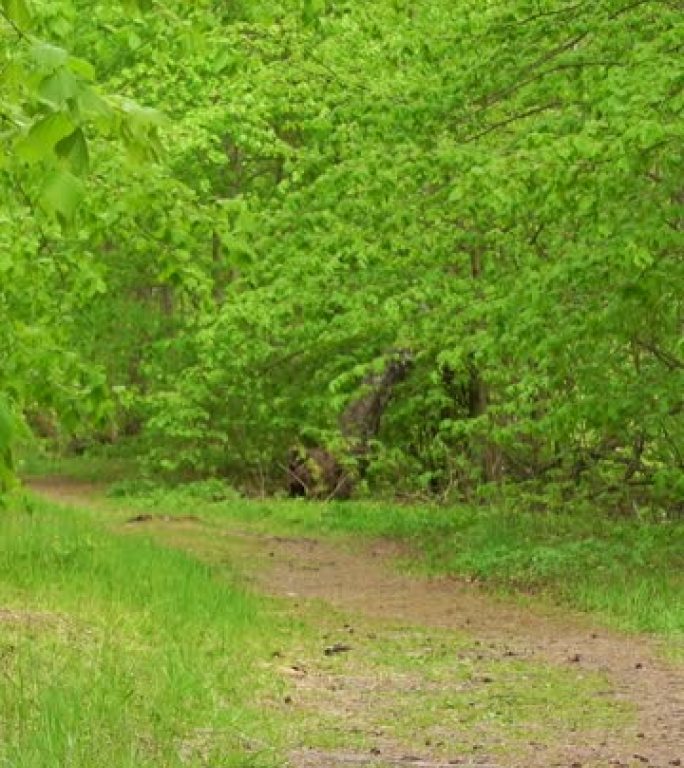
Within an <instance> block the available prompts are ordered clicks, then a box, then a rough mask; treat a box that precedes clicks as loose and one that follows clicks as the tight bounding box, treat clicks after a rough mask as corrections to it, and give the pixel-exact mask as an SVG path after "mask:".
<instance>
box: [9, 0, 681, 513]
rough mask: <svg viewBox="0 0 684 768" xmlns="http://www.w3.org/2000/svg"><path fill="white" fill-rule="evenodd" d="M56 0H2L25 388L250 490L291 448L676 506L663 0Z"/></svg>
mask: <svg viewBox="0 0 684 768" xmlns="http://www.w3.org/2000/svg"><path fill="white" fill-rule="evenodd" d="M49 5H50V8H49V9H48V7H47V4H46V5H45V7H43V6H42V5H41V6H36V10H37V13H36V14H35V18H33V20H32V22H31V26H30V27H29V26H28V21H27V19H28V17H27V16H26V14H25V12H24V10H22V9H23V5H21V4H19V3H6V4H5V6H3V7H4V15H5V21H6V24H5V26H4V27H2V30H3V31H2V35H3V36H4V38H5V39H7V40H10V39H11V40H13V41H14V43H15V45H14V46H12V47H10V48H8V49H7V50H8V52H6V53H4V54H3V56H4V57H5V61H4V63H5V64H6V66H5V67H4V69H3V73H4V74H3V76H2V78H3V79H2V80H1V81H0V97H1V98H2V103H1V109H0V114H2V115H3V124H4V125H5V128H4V129H3V130H5V129H6V130H7V134H6V136H7V139H8V140H7V141H6V142H4V143H3V146H4V147H6V150H5V161H4V165H5V169H4V170H3V169H0V174H4V175H5V177H6V178H7V179H8V180H10V181H11V183H13V184H14V185H15V188H16V189H17V190H19V195H18V196H17V195H16V194H12V195H11V196H9V197H5V198H3V199H2V200H0V215H4V216H5V218H6V219H8V222H9V223H8V226H7V228H6V229H7V235H5V234H4V233H3V230H0V246H2V248H1V249H0V252H3V251H5V252H7V253H10V254H11V258H10V260H9V261H8V262H7V263H5V261H4V260H3V257H1V256H0V277H1V278H3V288H2V289H1V290H2V294H1V296H2V301H0V322H2V327H3V328H11V329H12V332H11V334H10V339H9V340H8V342H7V344H5V343H4V342H3V340H2V338H0V346H5V347H6V348H7V349H8V350H9V351H8V355H7V357H8V359H9V360H10V364H9V370H11V371H12V373H11V382H12V383H11V387H13V388H15V389H17V390H21V397H20V398H18V400H19V401H20V402H22V403H24V402H32V403H39V404H40V406H39V407H40V408H41V409H49V410H51V411H54V412H57V413H59V414H60V415H61V414H64V417H65V419H64V420H65V421H66V422H67V428H68V429H70V430H71V431H74V432H77V433H78V432H81V433H86V434H97V431H98V430H99V431H100V433H101V431H102V430H103V425H104V424H107V423H108V424H109V427H108V428H109V430H110V432H112V433H114V434H120V433H138V432H140V431H141V430H144V431H145V432H146V434H147V437H148V441H147V442H146V444H145V446H144V447H142V448H141V450H145V451H146V452H147V454H148V458H149V460H150V461H151V463H152V465H153V466H155V467H157V468H161V469H163V470H164V471H166V472H168V473H172V474H173V473H176V474H177V475H181V476H198V475H200V476H216V475H229V476H231V477H232V478H234V479H236V480H240V481H242V483H243V485H251V486H254V485H255V484H258V486H259V487H260V488H262V489H263V488H268V489H272V488H274V487H276V486H277V485H278V484H280V485H282V483H283V479H284V478H285V477H286V473H285V472H284V470H283V465H284V464H286V462H287V452H288V449H289V448H291V447H292V446H293V445H297V444H299V443H301V442H304V443H305V444H306V445H312V446H320V447H322V448H325V449H327V450H329V451H331V452H332V453H333V454H334V455H336V456H340V457H342V458H345V460H346V458H349V460H350V461H352V462H354V461H356V462H357V463H358V464H359V467H360V470H359V472H358V474H359V475H364V478H365V479H364V483H365V484H362V485H361V486H359V487H360V488H364V487H367V488H370V489H371V490H373V491H376V492H377V491H388V490H391V491H392V492H396V491H397V490H401V491H405V492H411V493H415V492H420V493H436V494H439V495H441V496H442V497H445V498H448V497H453V496H459V497H468V498H470V497H473V496H474V495H475V493H476V492H477V487H478V486H479V485H481V484H482V482H483V481H487V482H489V481H497V482H499V483H501V482H504V481H505V482H515V483H517V482H520V481H529V480H531V479H539V480H541V481H543V482H545V483H548V484H549V485H554V484H557V483H558V484H560V486H561V487H563V488H566V489H567V488H568V487H569V485H568V482H571V483H572V482H575V483H577V484H579V485H583V486H585V487H586V488H588V489H589V492H591V493H596V494H597V495H599V494H601V493H604V492H605V491H606V490H607V491H608V492H609V494H612V495H611V496H610V498H611V499H614V498H616V497H620V502H619V503H620V506H621V507H622V508H624V509H627V510H631V511H634V509H641V508H643V507H645V506H646V507H647V506H649V505H653V504H656V505H659V506H660V507H663V508H667V509H669V510H671V511H672V510H674V511H676V510H679V509H681V505H682V503H683V497H682V482H683V481H682V478H683V477H684V465H683V464H682V456H683V455H684V419H682V404H681V392H682V388H683V385H684V361H683V359H682V351H683V350H682V296H683V295H684V290H683V289H684V271H683V266H682V265H683V264H684V261H683V260H682V258H681V255H682V253H681V178H682V156H681V152H680V151H679V148H680V146H681V141H682V122H681V107H682V96H681V87H680V86H681V82H680V80H681V76H680V73H679V70H678V67H677V66H676V61H677V57H676V55H675V53H676V51H677V50H678V47H677V46H678V40H679V38H680V36H681V32H682V20H681V14H680V13H678V10H677V9H676V8H674V7H673V6H671V5H667V4H663V5H661V6H659V7H658V12H657V13H655V12H654V11H653V8H652V7H651V6H650V5H649V4H643V3H638V4H630V3H628V2H626V1H625V0H600V2H596V3H592V4H579V5H577V4H568V3H566V2H561V0H545V1H544V2H543V3H538V2H530V1H528V0H497V2H493V3H488V4H484V5H483V4H482V3H474V2H470V0H462V1H461V2H457V3H454V2H446V0H438V2H427V0H420V2H414V3H411V4H406V3H397V2H394V1H393V0H392V1H390V0H381V1H380V2H375V3H372V4H359V3H351V2H344V3H325V2H306V3H301V2H299V1H297V2H295V1H294V0H292V2H289V0H262V1H261V2H258V3H231V4H230V5H229V7H224V6H220V5H219V6H217V4H215V3H211V2H208V0H202V2H198V3H192V4H187V3H181V2H171V3H163V4H162V3H159V2H155V1H154V0H151V2H148V3H134V4H130V3H129V4H123V5H120V4H116V3H114V4H112V3H101V2H96V3H87V4H86V3H83V2H74V3H73V4H72V5H71V10H69V9H68V8H67V6H66V5H65V4H64V5H63V4H62V3H59V2H55V3H53V4H49ZM38 35H40V39H39V38H38ZM85 59H88V60H92V61H93V62H94V63H95V64H96V65H97V73H98V79H99V81H100V82H101V87H102V88H103V89H104V90H106V91H108V92H114V93H117V94H119V95H118V97H116V98H114V97H105V96H102V95H101V93H100V90H99V88H97V87H95V85H94V84H93V77H94V72H93V68H92V67H91V66H89V65H88V64H86V63H85ZM139 104H144V105H145V107H141V106H137V105H139ZM159 113H164V114H167V115H168V116H169V117H170V121H169V122H168V123H164V122H162V121H160V120H159V119H158V117H157V115H158V114H159ZM107 137H115V138H119V139H121V140H122V141H123V142H124V144H125V146H126V147H127V149H128V152H127V153H126V154H125V155H123V154H121V153H118V154H117V153H116V152H113V151H112V148H111V144H110V143H109V142H107V141H106V140H105V139H106V138H107ZM159 141H161V143H162V144H164V145H165V147H166V148H167V153H166V155H165V157H164V160H163V162H161V163H159V164H157V165H154V166H149V165H147V164H145V161H146V160H149V159H150V158H152V157H157V156H158V154H159V152H158V147H159ZM88 169H90V181H89V182H88V184H87V185H85V184H84V181H83V178H82V177H83V174H85V172H86V171H87V170H88ZM22 190H24V191H23V192H22ZM27 201H30V202H31V205H29V204H28V202H27ZM31 206H38V208H39V209H40V211H41V215H40V217H38V219H39V220H38V221H37V220H36V217H35V216H34V215H33V208H32V207H31ZM43 216H45V219H46V220H45V221H43V220H42V217H43ZM54 219H57V220H59V221H62V222H65V221H71V222H72V226H71V228H70V230H69V231H61V230H60V229H59V228H57V227H56V226H55V224H54V221H53V220H54ZM74 224H75V225H76V226H74ZM5 278H7V280H5ZM38 284H40V285H41V286H43V288H42V289H41V290H40V291H38V290H35V289H29V288H27V286H29V285H31V286H36V285H38ZM5 285H9V286H10V287H9V288H6V287H5ZM10 317H11V318H13V320H12V323H10V322H9V320H7V318H10ZM27 337H30V338H31V339H32V341H31V342H30V343H29V342H27ZM55 350H59V352H58V353H56V352H55ZM64 350H69V353H68V354H67V353H65V352H64ZM3 351H4V350H3ZM399 352H401V353H402V354H405V355H407V356H408V357H409V358H410V359H411V362H412V367H411V371H410V373H409V375H408V376H406V377H405V379H404V380H402V381H401V382H399V383H398V384H396V386H395V387H394V389H393V391H392V392H391V393H390V395H389V396H388V397H387V398H386V400H384V401H383V404H382V409H381V410H382V413H381V414H380V418H379V420H378V425H377V427H374V429H373V430H372V431H373V434H370V435H367V437H366V439H365V441H364V444H363V445H362V446H360V445H355V444H354V441H353V440H352V438H351V437H350V435H349V430H348V429H345V428H344V423H345V418H346V414H348V413H349V412H350V409H353V406H354V404H355V403H358V402H359V401H360V400H361V399H362V398H363V397H364V394H367V393H368V391H371V392H372V389H373V385H372V381H373V380H374V379H373V377H377V376H379V375H381V373H382V371H383V369H384V366H386V365H387V361H388V360H390V359H392V356H393V355H396V354H398V353H399ZM29 371H40V373H39V374H32V373H29ZM3 376H4V377H5V378H8V379H9V378H10V376H9V374H4V373H3ZM32 380H33V381H32ZM29 382H30V384H29ZM46 382H50V383H49V385H47V384H45V383H46ZM369 382H370V383H369ZM41 385H43V386H41ZM0 386H3V387H4V388H5V389H7V388H8V387H9V386H10V385H9V384H3V381H2V379H0ZM43 388H44V389H45V390H47V391H41V389H43ZM88 391H90V392H91V393H94V394H95V395H96V397H94V398H90V402H91V403H92V402H96V403H99V405H89V406H86V405H84V403H85V402H86V400H87V399H88V398H86V399H84V398H83V394H84V393H86V392H88ZM75 403H78V405H77V407H74V404H75ZM357 426H358V425H357ZM357 431H358V430H357ZM149 446H152V449H151V450H150V449H149ZM360 453H362V454H363V455H362V456H361V458H359V456H360Z"/></svg>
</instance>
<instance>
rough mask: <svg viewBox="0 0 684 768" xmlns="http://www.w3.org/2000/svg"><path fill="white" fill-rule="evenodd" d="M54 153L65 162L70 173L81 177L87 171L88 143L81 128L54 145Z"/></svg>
mask: <svg viewBox="0 0 684 768" xmlns="http://www.w3.org/2000/svg"><path fill="white" fill-rule="evenodd" d="M55 153H56V154H57V156H58V157H61V158H62V159H64V160H66V161H67V162H68V164H69V166H70V169H71V171H72V173H74V174H75V175H77V176H82V175H84V174H85V173H87V171H88V166H89V162H90V161H89V155H88V142H87V141H86V138H85V134H84V133H83V129H82V128H77V129H76V130H75V131H74V132H73V133H72V134H70V135H69V136H66V137H65V138H63V139H62V140H61V141H59V142H58V143H57V144H56V145H55Z"/></svg>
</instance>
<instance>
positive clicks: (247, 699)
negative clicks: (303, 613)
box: [0, 503, 281, 768]
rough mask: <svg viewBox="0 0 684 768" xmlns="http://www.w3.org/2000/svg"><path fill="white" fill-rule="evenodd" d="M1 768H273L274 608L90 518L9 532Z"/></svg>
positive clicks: (26, 518) (45, 508) (2, 597)
mask: <svg viewBox="0 0 684 768" xmlns="http://www.w3.org/2000/svg"><path fill="white" fill-rule="evenodd" d="M0 607H1V608H2V610H1V611H0V669H1V671H2V673H3V685H2V686H0V734H1V738H0V765H7V766H12V768H24V767H25V768H35V767H36V766H41V768H48V767H49V766H54V768H58V767H59V768H62V767H63V766H71V767H73V768H91V767H92V768H100V767H101V766H103V765H111V766H117V767H120V766H130V767H131V768H133V767H134V766H135V768H141V767H144V766H160V765H164V766H170V767H171V766H181V765H183V766H188V765H190V766H200V765H208V764H210V765H212V766H226V767H228V766H274V765H279V764H281V762H280V761H278V760H277V759H276V746H277V743H278V739H277V728H276V724H274V723H273V722H271V721H270V720H269V718H268V717H266V715H265V714H264V713H263V711H262V710H261V709H260V707H259V706H258V702H259V699H260V696H262V695H267V694H268V693H269V690H270V686H272V685H273V684H274V680H273V679H272V678H270V677H268V676H266V675H265V674H260V673H259V672H258V670H259V661H260V660H263V659H266V658H268V657H269V647H270V645H269V643H270V639H269V638H270V634H271V632H272V631H273V630H274V629H277V626H274V624H276V622H274V619H273V617H272V616H271V615H270V613H271V611H270V610H269V605H268V603H267V602H266V601H263V602H261V601H260V600H259V599H258V598H257V597H255V596H253V595H249V594H247V593H245V592H244V591H243V590H242V589H241V588H240V586H239V585H236V584H232V583H230V582H229V581H227V580H226V579H225V578H217V574H216V572H215V571H214V570H212V569H211V568H209V567H208V566H207V565H204V564H202V563H201V562H199V561H198V560H196V559H193V558H192V557H190V556H188V555H186V554H184V553H182V552H179V551H174V550H171V549H165V548H162V547H160V546H158V545H156V544H154V543H153V542H152V541H151V540H149V539H148V538H145V537H140V536H135V537H134V536H116V535H113V534H110V533H107V532H106V531H105V530H104V529H103V528H101V527H100V526H99V525H97V524H96V523H95V522H94V520H93V519H92V518H91V516H90V515H89V514H88V513H86V512H82V511H70V512H69V513H65V512H64V510H59V509H56V508H53V507H51V506H49V505H45V504H42V503H38V504H35V503H34V504H33V505H31V507H30V510H27V509H22V508H20V507H19V505H15V507H14V508H13V509H12V510H10V511H6V512H4V513H3V515H2V518H1V519H0Z"/></svg>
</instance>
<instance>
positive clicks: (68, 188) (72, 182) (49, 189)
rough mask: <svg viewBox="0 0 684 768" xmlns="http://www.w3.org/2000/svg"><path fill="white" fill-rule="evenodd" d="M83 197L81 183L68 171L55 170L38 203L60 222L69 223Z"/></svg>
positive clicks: (83, 192)
mask: <svg viewBox="0 0 684 768" xmlns="http://www.w3.org/2000/svg"><path fill="white" fill-rule="evenodd" d="M84 195H85V188H84V186H83V183H82V182H81V181H80V180H79V179H78V178H77V177H76V176H74V175H73V174H72V173H70V172H69V171H63V170H56V171H54V172H53V173H51V174H50V175H49V176H48V178H47V180H46V182H45V185H44V187H43V190H42V192H41V196H40V201H41V205H42V206H43V208H44V210H45V211H46V212H47V213H48V214H50V215H53V216H56V217H57V218H59V220H60V221H62V222H70V221H71V220H72V219H73V218H74V215H75V214H76V211H77V210H78V208H79V206H80V204H81V202H82V200H83V197H84Z"/></svg>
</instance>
